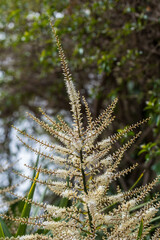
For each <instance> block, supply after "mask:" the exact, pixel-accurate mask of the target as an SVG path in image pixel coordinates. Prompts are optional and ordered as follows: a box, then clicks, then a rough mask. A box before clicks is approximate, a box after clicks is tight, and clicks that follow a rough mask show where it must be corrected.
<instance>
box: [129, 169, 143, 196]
mask: <svg viewBox="0 0 160 240" xmlns="http://www.w3.org/2000/svg"><path fill="white" fill-rule="evenodd" d="M143 175H144V172H143V173H141V175H140V176H139V178H138V179H137V181H136V182H135V183H134V184H133V185H132V187H131V188H130V189H129V190H130V191H131V190H132V189H133V188H135V186H136V185H137V184H138V183H139V181H140V180H141V178H142V177H143Z"/></svg>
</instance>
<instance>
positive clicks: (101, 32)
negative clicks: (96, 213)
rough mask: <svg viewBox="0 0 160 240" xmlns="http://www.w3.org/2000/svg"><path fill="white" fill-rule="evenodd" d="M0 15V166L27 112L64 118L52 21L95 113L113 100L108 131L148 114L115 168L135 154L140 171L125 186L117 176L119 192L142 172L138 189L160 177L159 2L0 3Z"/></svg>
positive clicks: (17, 0)
mask: <svg viewBox="0 0 160 240" xmlns="http://www.w3.org/2000/svg"><path fill="white" fill-rule="evenodd" d="M0 16H1V17H0V65H1V70H0V128H1V130H0V131H1V135H0V143H1V145H0V154H1V161H4V160H8V161H12V160H13V153H12V148H11V141H12V134H11V132H12V129H11V125H12V124H19V125H20V124H22V126H23V120H24V115H25V112H26V111H29V112H33V113H34V114H35V115H38V114H39V113H38V110H37V109H38V107H39V106H41V107H42V108H43V109H45V111H46V112H47V113H49V114H50V115H51V116H54V115H55V114H57V113H59V114H63V115H64V116H65V117H67V111H60V110H62V109H63V110H67V109H69V105H68V101H67V96H66V93H65V86H64V83H63V76H62V74H61V69H60V62H59V59H58V56H57V50H56V45H55V44H54V43H53V39H52V34H51V29H50V26H49V20H48V16H50V17H51V19H52V20H53V22H54V24H55V27H56V28H57V31H58V34H59V36H60V38H61V40H62V44H63V48H64V49H65V53H66V55H67V58H68V61H69V65H70V69H71V72H72V73H73V78H74V80H75V84H76V86H77V88H78V89H80V92H81V94H83V95H85V97H86V98H87V100H88V102H89V104H90V106H91V108H92V112H93V116H94V117H96V116H98V115H99V113H100V112H101V111H102V109H104V108H106V106H107V104H108V103H109V102H110V101H111V100H112V99H113V98H115V97H118V98H119V103H118V106H117V109H116V111H117V112H116V113H115V114H116V120H115V122H114V127H113V129H108V132H109V134H111V133H112V132H113V131H115V130H116V129H121V128H123V127H124V126H125V125H126V124H128V125H129V124H132V123H135V122H137V121H138V120H140V119H143V118H145V117H147V116H151V120H150V122H149V125H148V126H147V125H146V126H145V127H144V130H143V133H142V135H141V137H140V139H139V140H138V141H137V146H139V148H138V150H137V152H135V151H134V155H133V149H131V150H130V151H129V152H128V154H125V158H124V160H123V163H122V165H121V167H122V168H123V167H124V166H125V167H127V165H130V164H132V163H133V162H134V163H135V161H136V160H137V154H139V161H138V162H139V168H138V169H139V170H137V171H134V173H133V174H132V175H131V176H130V178H129V179H130V180H129V181H127V182H126V181H124V180H123V179H120V185H121V187H122V188H123V189H128V187H129V186H131V185H132V184H133V183H134V182H135V180H136V179H137V177H138V176H139V174H140V173H142V172H143V170H144V169H145V174H144V178H143V184H145V183H147V182H148V181H150V180H151V179H152V178H153V177H154V176H155V174H156V173H160V163H159V162H158V158H159V156H160V133H159V132H160V2H159V0H141V1H138V0H137V1H130V0H127V1H126V0H125V1H124V0H121V1H120V0H119V1H118V0H102V1H100V0H94V1H92V0H91V1H83V0H81V1H80V0H74V1H71V0H44V1H40V0H35V1H31V0H7V1H6V0H1V1H0ZM120 123H121V124H120ZM22 128H26V127H25V126H24V127H22ZM22 128H21V129H22ZM33 130H35V129H34V126H33ZM27 131H28V129H27ZM30 131H31V129H30ZM106 134H108V133H107V132H106ZM142 143H143V145H141V144H142ZM140 145H141V146H140ZM18 151H19V146H17V152H18ZM131 152H132V155H131ZM135 153H137V154H135ZM15 158H16V155H15ZM9 181H10V183H11V181H12V179H11V177H10V179H9Z"/></svg>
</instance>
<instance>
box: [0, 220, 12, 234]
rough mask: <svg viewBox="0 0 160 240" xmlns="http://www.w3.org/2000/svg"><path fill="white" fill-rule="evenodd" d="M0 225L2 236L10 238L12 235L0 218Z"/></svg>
mask: <svg viewBox="0 0 160 240" xmlns="http://www.w3.org/2000/svg"><path fill="white" fill-rule="evenodd" d="M0 225H1V227H2V229H3V233H4V235H5V236H6V237H12V235H11V233H10V231H9V229H8V227H7V225H6V224H5V222H4V221H3V219H2V218H0Z"/></svg>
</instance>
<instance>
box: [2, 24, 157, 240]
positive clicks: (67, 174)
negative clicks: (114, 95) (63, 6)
mask: <svg viewBox="0 0 160 240" xmlns="http://www.w3.org/2000/svg"><path fill="white" fill-rule="evenodd" d="M51 27H52V31H53V33H54V36H55V39H56V43H57V47H58V51H59V56H60V59H61V64H62V71H63V75H64V81H65V84H66V88H67V92H68V96H69V101H70V104H71V112H72V116H73V124H72V127H70V126H68V125H67V123H66V122H65V121H64V120H63V119H62V118H61V117H58V120H59V122H58V123H57V122H56V121H54V120H52V119H51V117H50V116H48V115H47V114H46V113H45V112H44V111H43V110H42V109H40V112H41V113H42V114H43V116H44V117H45V119H47V120H48V121H49V122H50V124H51V125H49V124H48V123H46V122H44V121H40V120H39V119H38V118H36V117H34V116H33V115H32V114H28V115H29V117H31V118H32V119H33V120H34V121H35V122H36V123H37V124H38V125H40V126H41V127H42V128H44V130H46V131H47V132H48V133H49V134H50V135H52V136H54V137H55V138H56V139H58V141H59V142H60V143H59V144H52V143H51V142H47V141H43V140H40V139H37V138H36V137H34V136H32V135H29V134H27V133H25V132H23V131H21V130H19V129H18V128H15V129H16V130H17V131H18V133H19V134H21V135H22V137H26V138H28V139H29V140H31V141H33V142H35V143H36V144H38V145H41V146H43V147H44V148H46V149H47V150H48V152H47V153H46V152H44V151H43V150H41V151H39V150H37V149H38V148H37V149H36V148H34V147H32V146H30V145H29V144H28V143H26V142H25V141H24V140H23V138H20V137H19V136H18V138H19V139H20V141H21V142H22V143H23V144H24V145H25V146H26V147H28V148H29V149H30V150H31V151H33V152H34V153H36V154H38V155H40V156H42V157H44V158H46V159H49V160H50V161H53V162H55V163H56V164H58V165H60V168H57V169H45V168H43V167H41V168H40V169H38V168H33V167H32V166H30V165H26V167H28V168H30V169H34V170H38V171H39V172H40V174H45V175H48V176H49V178H50V179H51V180H50V181H42V180H40V179H37V180H35V181H36V182H37V183H38V184H43V185H46V186H47V187H48V188H49V189H50V190H51V191H52V192H54V193H55V194H56V195H58V196H60V197H62V198H68V199H69V200H71V202H72V204H71V206H69V207H66V208H61V207H57V206H54V205H50V204H41V203H37V202H34V201H31V202H32V204H34V205H36V206H37V205H38V206H39V207H41V208H43V209H44V210H45V213H44V214H42V215H39V216H38V217H36V218H32V217H29V218H28V219H19V218H15V219H14V221H17V222H22V223H25V224H30V225H34V226H41V227H43V228H44V229H46V230H49V231H50V232H51V235H50V236H45V235H39V234H34V235H27V236H22V237H20V238H18V239H21V240H23V239H24V240H25V239H26V240H27V239H33V240H34V239H36V240H38V239H44V240H45V239H49V240H52V239H53V240H62V239H63V240H96V239H97V237H98V234H99V233H101V235H102V237H101V239H102V240H120V239H122V240H135V239H137V237H138V234H139V226H140V224H141V221H142V219H143V232H142V234H141V239H145V237H146V236H148V235H149V232H150V221H151V220H152V221H153V219H154V217H155V215H156V214H157V212H158V209H159V207H160V202H158V198H157V197H155V198H154V199H153V200H150V201H149V202H148V203H145V204H144V205H140V206H138V204H140V203H141V202H142V201H143V200H144V198H145V197H146V196H147V194H148V193H149V192H150V191H151V190H152V189H153V187H154V186H155V185H156V184H157V182H158V181H159V178H156V179H155V180H154V181H152V182H151V183H150V184H148V185H145V186H142V187H140V188H135V189H132V190H128V191H126V192H125V191H122V190H120V189H119V188H117V192H115V194H110V192H109V186H110V184H111V183H112V182H113V181H115V180H117V178H120V177H123V176H124V175H125V174H127V173H129V172H131V171H132V170H134V169H135V168H136V166H137V165H138V164H134V165H133V166H131V167H129V168H126V169H124V170H121V171H118V170H117V169H118V166H119V164H120V162H121V160H122V157H123V155H124V153H125V151H126V150H127V149H128V148H129V147H130V146H131V145H132V144H133V143H134V141H136V139H137V138H138V137H139V136H140V134H141V132H140V131H139V132H138V133H137V134H135V135H134V136H133V137H132V138H131V139H130V140H128V142H126V143H125V144H124V145H123V146H121V147H120V148H119V149H117V150H115V151H114V152H113V151H112V152H111V150H112V146H113V145H114V143H115V142H116V141H118V140H119V139H120V138H121V137H123V136H124V135H126V134H127V133H129V132H130V131H133V130H134V129H136V128H137V127H139V126H141V124H143V123H145V122H146V121H147V120H148V119H145V120H142V121H140V122H138V123H136V124H133V125H131V126H129V127H126V128H124V129H123V130H122V131H120V132H118V133H115V134H113V135H112V136H108V137H107V138H105V139H103V140H101V141H97V138H98V136H99V135H100V134H101V133H102V132H103V131H104V130H105V129H106V128H107V126H108V125H109V124H110V123H111V122H112V121H113V119H114V117H113V116H112V113H113V110H114V108H115V106H116V103H117V99H115V100H114V101H113V102H112V103H111V105H110V106H109V107H108V108H107V109H106V110H104V111H103V112H102V113H101V114H100V116H99V117H98V118H96V119H95V120H93V118H92V116H91V111H90V109H89V106H88V104H87V102H86V100H85V98H84V97H83V103H84V105H85V109H86V118H87V123H88V125H87V127H86V129H84V128H83V121H82V114H81V102H80V94H79V92H78V91H76V89H75V86H74V84H73V81H72V77H71V74H70V72H69V68H68V64H67V60H66V57H65V55H64V51H63V49H62V46H61V43H60V40H59V37H58V36H57V34H56V31H55V29H54V26H53V24H52V23H51ZM62 166H63V167H62ZM18 174H19V175H20V176H21V177H23V178H24V179H28V180H32V179H31V178H30V177H29V176H26V175H23V174H20V173H18ZM55 177H56V179H57V180H55ZM53 178H54V179H53ZM66 179H67V181H66ZM8 191H9V192H11V191H12V188H11V189H8ZM12 194H13V193H12ZM14 196H16V195H14ZM17 198H19V199H21V200H22V199H23V200H24V201H26V202H28V201H29V200H28V199H26V198H22V197H19V196H17ZM137 208H138V210H136V209H137ZM2 216H3V217H4V218H7V219H8V218H9V216H5V215H2ZM57 219H59V220H57ZM159 237H160V231H159V230H156V231H155V234H154V235H153V237H152V240H157V239H158V238H159ZM15 239H17V238H15Z"/></svg>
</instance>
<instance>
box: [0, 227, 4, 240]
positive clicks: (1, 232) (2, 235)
mask: <svg viewBox="0 0 160 240" xmlns="http://www.w3.org/2000/svg"><path fill="white" fill-rule="evenodd" d="M0 237H1V238H5V235H4V232H3V229H2V226H1V223H0Z"/></svg>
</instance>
